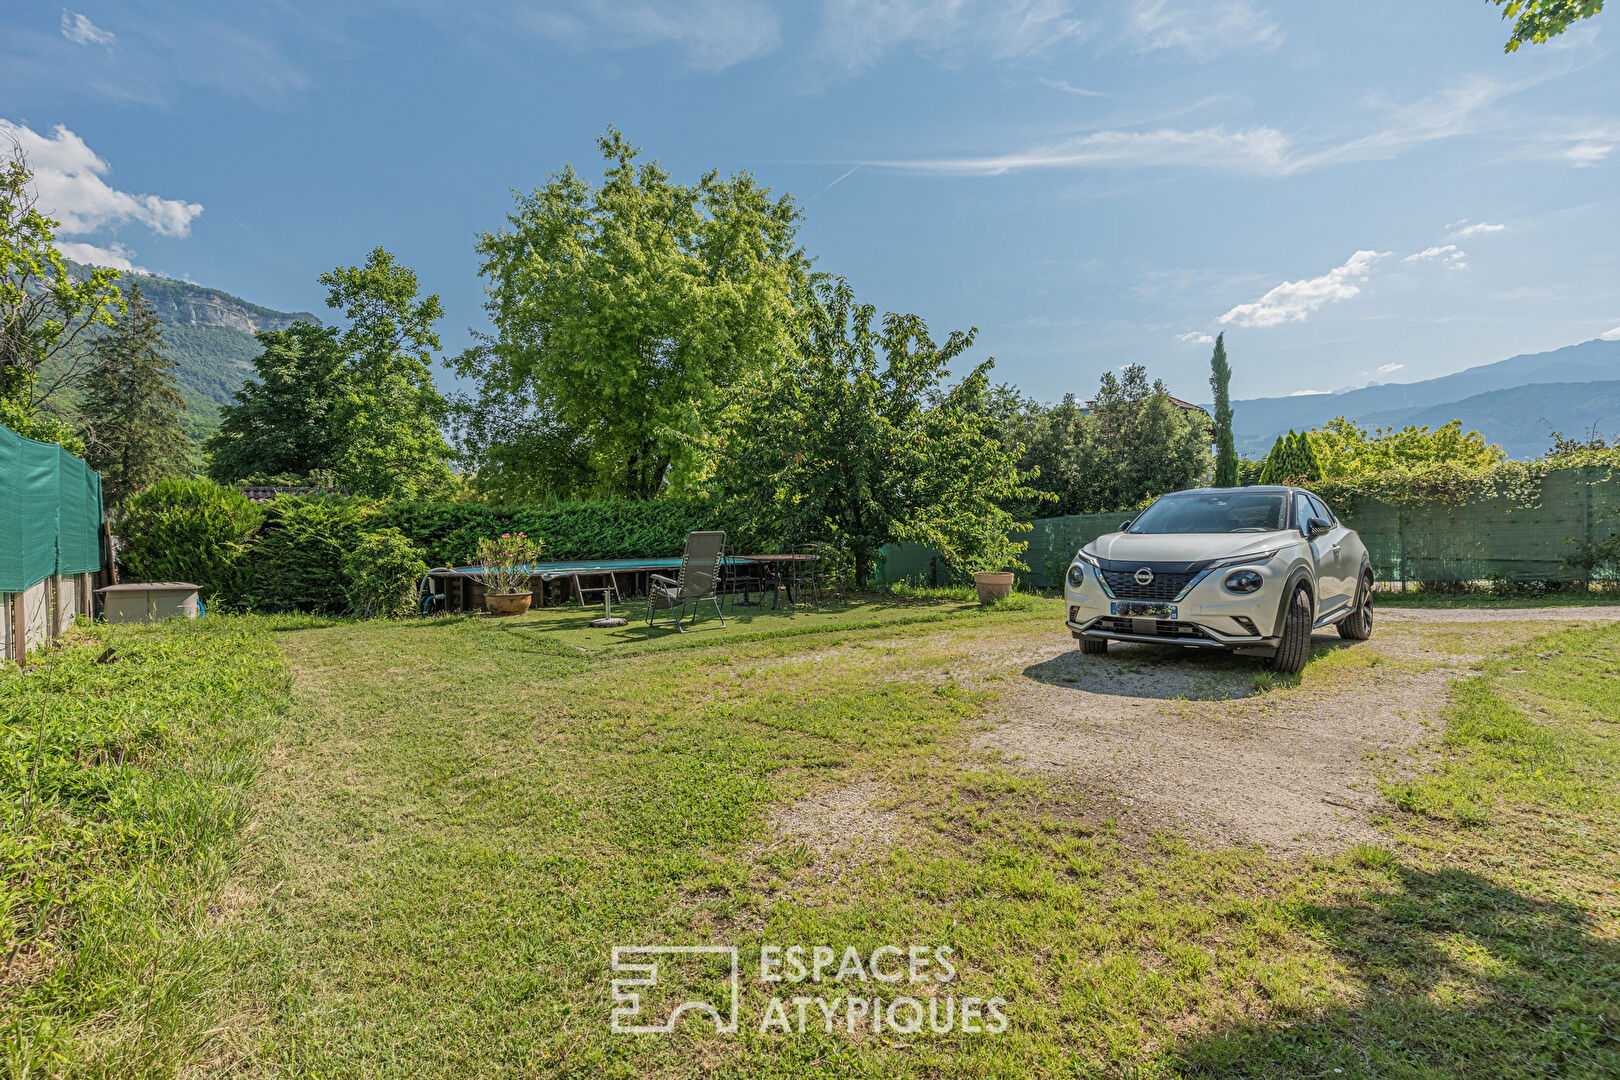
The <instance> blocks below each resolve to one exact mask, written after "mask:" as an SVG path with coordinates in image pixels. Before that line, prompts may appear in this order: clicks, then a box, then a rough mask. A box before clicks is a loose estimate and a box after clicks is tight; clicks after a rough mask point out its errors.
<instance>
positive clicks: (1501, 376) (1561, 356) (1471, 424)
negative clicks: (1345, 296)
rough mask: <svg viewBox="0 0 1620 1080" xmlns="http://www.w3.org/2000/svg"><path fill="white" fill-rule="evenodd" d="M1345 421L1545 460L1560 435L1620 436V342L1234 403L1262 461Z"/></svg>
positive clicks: (1239, 426) (1238, 432)
mask: <svg viewBox="0 0 1620 1080" xmlns="http://www.w3.org/2000/svg"><path fill="white" fill-rule="evenodd" d="M1336 416H1344V417H1348V418H1349V419H1351V420H1355V421H1356V422H1357V423H1359V424H1361V425H1362V426H1363V427H1366V428H1369V429H1370V428H1375V427H1404V426H1405V425H1407V424H1417V425H1425V426H1428V427H1431V428H1433V427H1437V426H1438V425H1440V424H1443V423H1445V422H1446V421H1448V420H1452V419H1457V420H1461V421H1462V426H1463V430H1465V431H1468V430H1476V429H1477V430H1478V431H1479V432H1480V433H1481V434H1482V435H1484V436H1485V438H1486V439H1487V440H1488V441H1490V442H1493V443H1496V444H1498V445H1499V446H1501V447H1502V449H1503V450H1505V451H1507V453H1508V456H1509V457H1514V458H1531V457H1537V456H1539V455H1541V454H1543V453H1545V452H1546V450H1547V447H1548V445H1549V443H1550V442H1551V439H1550V437H1549V436H1550V433H1551V432H1552V431H1554V430H1558V431H1562V432H1563V433H1565V434H1566V435H1584V434H1586V433H1588V432H1590V431H1592V430H1593V429H1596V430H1597V432H1598V433H1599V434H1601V435H1604V436H1606V437H1611V436H1613V435H1614V434H1615V432H1616V430H1617V429H1620V341H1605V340H1603V339H1601V338H1595V339H1593V340H1591V341H1584V342H1582V343H1581V344H1579V345H1568V346H1565V347H1564V348H1562V349H1554V350H1553V351H1551V352H1544V353H1533V354H1528V355H1522V356H1514V357H1511V358H1509V359H1507V360H1499V361H1497V362H1496V363H1494V364H1482V365H1480V366H1479V367H1471V368H1468V369H1466V370H1464V371H1459V372H1456V373H1454V374H1451V375H1442V376H1440V377H1439V378H1436V379H1424V380H1422V381H1420V382H1410V383H1380V384H1377V385H1373V386H1364V387H1362V388H1360V389H1359V390H1342V391H1339V392H1338V393H1333V394H1306V395H1295V396H1291V397H1274V398H1250V399H1248V400H1246V401H1234V402H1232V435H1233V438H1234V439H1235V441H1236V442H1237V448H1238V453H1240V454H1243V455H1244V456H1246V457H1251V458H1252V457H1259V456H1261V455H1263V454H1265V453H1266V451H1268V450H1269V449H1271V444H1272V442H1273V440H1275V439H1276V437H1277V436H1278V435H1281V434H1284V433H1286V432H1287V431H1289V430H1290V429H1293V430H1297V431H1303V430H1304V429H1306V428H1311V427H1316V426H1318V425H1319V424H1324V423H1326V422H1327V421H1329V420H1332V419H1333V418H1334V417H1336Z"/></svg>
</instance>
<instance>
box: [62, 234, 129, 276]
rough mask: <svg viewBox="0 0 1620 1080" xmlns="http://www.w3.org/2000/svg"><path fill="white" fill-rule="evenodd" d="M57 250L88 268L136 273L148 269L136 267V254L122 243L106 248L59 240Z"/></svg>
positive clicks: (109, 245) (112, 244)
mask: <svg viewBox="0 0 1620 1080" xmlns="http://www.w3.org/2000/svg"><path fill="white" fill-rule="evenodd" d="M56 250H57V251H60V252H61V253H62V255H63V256H64V257H65V258H69V259H72V260H73V261H74V262H79V263H84V264H85V265H87V266H110V267H112V268H113V269H114V270H133V271H135V272H136V273H140V274H144V273H146V267H144V266H136V265H135V263H134V258H135V253H134V252H133V251H131V250H130V249H129V248H127V247H125V246H124V245H123V244H120V243H116V242H114V243H111V244H108V245H107V246H106V247H101V246H99V245H97V244H82V243H79V242H78V241H76V240H58V241H57V242H56Z"/></svg>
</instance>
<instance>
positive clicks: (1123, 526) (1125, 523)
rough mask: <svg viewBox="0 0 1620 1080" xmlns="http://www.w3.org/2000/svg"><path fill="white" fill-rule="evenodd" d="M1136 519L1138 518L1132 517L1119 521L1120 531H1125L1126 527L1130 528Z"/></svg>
mask: <svg viewBox="0 0 1620 1080" xmlns="http://www.w3.org/2000/svg"><path fill="white" fill-rule="evenodd" d="M1135 520H1136V519H1135V518H1131V519H1130V520H1128V521H1122V522H1120V523H1119V531H1120V532H1124V531H1125V530H1126V529H1128V528H1130V527H1131V522H1132V521H1135Z"/></svg>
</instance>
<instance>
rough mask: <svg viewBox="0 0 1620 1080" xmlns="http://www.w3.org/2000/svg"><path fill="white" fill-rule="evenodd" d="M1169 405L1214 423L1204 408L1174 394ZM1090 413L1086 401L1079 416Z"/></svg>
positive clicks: (1088, 403)
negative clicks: (1196, 414)
mask: <svg viewBox="0 0 1620 1080" xmlns="http://www.w3.org/2000/svg"><path fill="white" fill-rule="evenodd" d="M1170 404H1172V405H1174V406H1175V407H1176V408H1178V409H1180V410H1181V411H1182V412H1184V413H1189V412H1195V413H1203V414H1204V418H1205V419H1206V420H1208V421H1209V422H1210V423H1214V422H1215V418H1214V417H1212V416H1210V415H1209V410H1208V409H1206V408H1204V407H1203V406H1202V405H1194V404H1193V403H1192V402H1190V401H1182V400H1181V399H1180V398H1178V397H1176V395H1174V394H1171V395H1170ZM1090 412H1091V402H1089V401H1088V402H1086V403H1085V404H1084V405H1082V406H1081V407H1080V415H1082V416H1085V415H1087V414H1088V413H1090Z"/></svg>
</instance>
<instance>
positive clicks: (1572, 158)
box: [1564, 142, 1614, 169]
mask: <svg viewBox="0 0 1620 1080" xmlns="http://www.w3.org/2000/svg"><path fill="white" fill-rule="evenodd" d="M1613 149H1614V144H1613V143H1596V142H1578V143H1576V144H1575V145H1574V146H1571V147H1570V148H1569V149H1568V150H1565V151H1564V158H1565V160H1567V161H1568V162H1569V163H1570V164H1571V165H1573V166H1575V167H1576V168H1577V169H1590V168H1592V167H1593V166H1594V165H1596V164H1597V163H1598V162H1600V161H1602V160H1603V159H1604V158H1606V157H1608V156H1609V152H1610V151H1612V150H1613Z"/></svg>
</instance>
